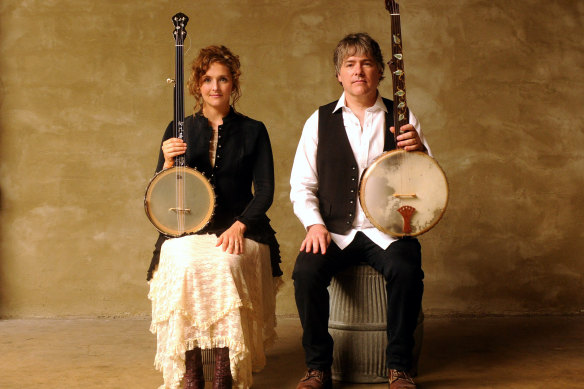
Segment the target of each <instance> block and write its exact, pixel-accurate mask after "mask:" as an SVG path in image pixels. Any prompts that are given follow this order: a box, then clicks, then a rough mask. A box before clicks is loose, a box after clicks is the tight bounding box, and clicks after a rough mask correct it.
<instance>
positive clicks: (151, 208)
mask: <svg viewBox="0 0 584 389" xmlns="http://www.w3.org/2000/svg"><path fill="white" fill-rule="evenodd" d="M179 198H180V200H178V199H179ZM144 209H145V211H146V216H148V219H150V222H151V223H152V224H153V225H154V227H156V229H157V230H158V231H160V232H161V233H163V234H165V235H168V236H173V237H178V236H182V235H186V234H192V233H195V232H197V231H199V230H201V229H202V228H203V227H205V226H206V225H207V224H208V223H209V221H210V220H211V217H212V216H213V211H214V209H215V193H214V192H213V187H212V186H211V184H210V183H209V181H208V180H207V179H206V178H205V176H204V175H203V174H202V173H200V172H199V171H197V170H196V169H192V168H188V167H180V168H177V167H172V168H170V169H166V170H162V171H160V172H158V173H157V174H156V175H155V176H154V177H153V178H152V180H150V183H149V184H148V187H147V188H146V194H145V195H144Z"/></svg>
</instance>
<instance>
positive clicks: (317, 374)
mask: <svg viewBox="0 0 584 389" xmlns="http://www.w3.org/2000/svg"><path fill="white" fill-rule="evenodd" d="M332 388H333V381H332V377H331V371H330V370H316V369H308V371H307V372H306V374H305V375H304V377H302V379H301V380H300V382H299V383H298V386H296V389H332Z"/></svg>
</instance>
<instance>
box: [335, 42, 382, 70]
mask: <svg viewBox="0 0 584 389" xmlns="http://www.w3.org/2000/svg"><path fill="white" fill-rule="evenodd" d="M355 54H364V55H366V56H368V57H370V58H371V59H372V60H373V61H375V64H376V65H377V68H378V69H379V72H380V73H381V78H380V81H381V80H383V71H384V70H385V63H384V61H383V55H382V54H381V49H380V48H379V44H378V43H377V42H376V41H375V40H374V39H373V38H371V37H370V36H369V34H367V33H366V32H359V33H356V34H349V35H347V36H346V37H344V38H343V39H341V41H340V42H339V43H338V44H337V47H336V48H335V53H334V55H333V61H334V63H335V71H336V75H338V74H339V71H340V70H341V66H342V65H343V61H344V60H345V59H346V58H347V57H350V56H353V55H355Z"/></svg>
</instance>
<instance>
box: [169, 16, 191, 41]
mask: <svg viewBox="0 0 584 389" xmlns="http://www.w3.org/2000/svg"><path fill="white" fill-rule="evenodd" d="M172 22H173V23H174V31H173V35H174V39H175V40H176V41H177V42H182V41H183V40H184V39H185V37H186V36H187V30H186V29H185V28H186V27H187V23H188V22H189V17H188V16H187V15H185V14H183V13H182V12H179V13H177V14H176V15H174V16H173V17H172Z"/></svg>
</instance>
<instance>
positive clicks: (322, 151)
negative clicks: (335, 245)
mask: <svg viewBox="0 0 584 389" xmlns="http://www.w3.org/2000/svg"><path fill="white" fill-rule="evenodd" d="M383 103H384V104H385V106H386V107H387V113H386V114H385V142H384V144H383V150H384V151H388V150H393V149H395V141H394V139H393V134H392V133H391V131H389V127H391V126H392V125H393V115H392V112H393V102H392V101H391V100H387V99H385V98H384V99H383ZM336 105H337V102H336V101H334V102H332V103H330V104H327V105H324V106H322V107H320V108H319V109H318V145H317V149H316V169H317V173H318V193H317V197H318V201H319V208H320V214H321V216H322V218H323V220H324V224H325V225H326V227H327V229H328V230H329V231H331V232H334V233H336V234H345V233H346V232H347V231H349V230H350V229H351V225H352V224H353V220H354V219H355V211H356V209H357V204H356V202H357V201H358V200H357V194H358V192H359V178H360V177H359V167H358V166H357V161H355V157H354V155H353V150H352V149H351V144H350V143H349V138H348V137H347V132H346V131H345V124H344V123H343V110H342V109H338V110H337V111H335V112H333V109H335V106H336Z"/></svg>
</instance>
